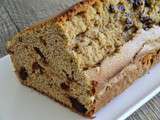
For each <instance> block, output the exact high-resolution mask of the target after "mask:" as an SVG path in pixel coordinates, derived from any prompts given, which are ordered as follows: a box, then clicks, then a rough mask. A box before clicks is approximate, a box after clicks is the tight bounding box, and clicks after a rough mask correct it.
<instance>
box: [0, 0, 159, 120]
mask: <svg viewBox="0 0 160 120" xmlns="http://www.w3.org/2000/svg"><path fill="white" fill-rule="evenodd" d="M77 1H80V0H0V57H3V56H4V55H6V51H5V42H6V40H8V39H9V38H10V37H11V36H13V35H14V34H15V33H16V32H19V31H20V30H22V29H24V27H27V26H30V25H31V24H32V23H33V22H35V21H39V20H42V19H45V18H47V17H48V16H54V15H56V14H57V13H59V12H60V11H62V10H63V9H65V8H67V7H69V6H71V5H72V4H74V3H75V2H77ZM127 120H160V93H159V94H158V95H157V96H156V97H155V98H154V99H152V100H151V101H149V102H148V103H147V104H145V105H144V106H143V107H141V108H140V109H139V110H137V111H136V112H135V113H133V115H131V116H130V117H129V118H127Z"/></svg>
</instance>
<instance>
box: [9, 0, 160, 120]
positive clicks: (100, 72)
mask: <svg viewBox="0 0 160 120" xmlns="http://www.w3.org/2000/svg"><path fill="white" fill-rule="evenodd" d="M159 5H160V1H159V2H158V1H148V0H146V1H144V0H138V1H134V0H85V1H83V2H80V3H78V4H76V5H74V6H73V7H71V8H70V9H69V10H67V11H66V12H64V13H62V14H60V15H59V16H57V17H55V18H50V19H48V20H46V21H44V22H41V23H38V24H36V25H33V26H32V27H30V28H27V29H25V30H24V31H22V32H20V33H18V34H17V35H16V36H15V37H13V38H12V39H11V40H10V41H8V44H7V51H8V53H9V54H10V55H11V59H12V62H13V64H14V67H15V70H16V74H17V76H18V77H19V80H20V81H21V83H22V84H24V85H26V86H29V87H32V88H34V89H36V90H37V91H40V92H42V93H44V94H46V95H48V96H50V97H51V98H53V99H54V100H56V101H58V102H60V103H62V104H64V105H65V106H67V107H69V108H71V109H73V110H75V111H77V112H78V113H81V114H82V115H85V116H88V117H92V116H93V115H94V114H95V112H96V111H98V110H99V109H100V108H101V107H102V106H104V105H105V104H106V103H108V102H109V101H110V100H112V99H113V98H114V97H115V96H117V95H119V94H120V93H121V92H123V91H124V90H125V89H126V88H127V87H129V86H130V85H131V84H132V83H133V82H134V81H135V80H136V79H137V78H139V77H140V76H142V75H143V74H144V73H145V72H146V71H148V70H149V69H150V68H151V67H152V66H153V65H154V64H156V63H157V62H159V60H160V34H159V33H160V27H158V25H159V22H160V15H159Z"/></svg>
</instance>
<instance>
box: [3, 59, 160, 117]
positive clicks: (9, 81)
mask: <svg viewBox="0 0 160 120" xmlns="http://www.w3.org/2000/svg"><path fill="white" fill-rule="evenodd" d="M13 71H14V70H13V67H12V64H11V62H10V58H9V56H6V57H4V58H2V59H0V120H87V119H86V118H84V117H82V116H80V115H78V114H76V113H73V112H71V111H70V110H68V109H66V108H65V107H63V106H61V105H60V104H58V103H56V102H54V101H53V100H51V99H49V98H48V97H45V96H43V95H41V94H39V93H38V92H35V91H34V90H31V89H29V88H27V87H24V86H22V85H21V84H20V83H19V82H18V80H17V78H16V76H15V74H14V72H13ZM159 91H160V64H158V65H157V66H155V67H154V68H153V69H152V70H151V71H150V72H149V73H147V74H146V75H145V76H144V77H142V78H141V79H139V80H137V81H136V82H135V83H134V84H133V85H132V86H131V87H130V88H129V89H127V90H126V91H125V92H123V93H122V94H121V95H119V96H118V97H116V98H115V99H113V100H112V101H111V102H110V103H109V104H108V105H106V106H105V107H104V108H103V109H101V111H99V112H98V113H97V114H96V118H95V119H94V120H117V119H119V120H122V119H125V118H126V117H128V116H129V115H130V114H132V113H133V112H134V111H135V110H137V109H138V108H139V107H140V106H142V105H143V104H144V103H146V102H147V101H148V100H150V99H151V98H152V97H153V96H155V95H156V94H157V93H158V92H159Z"/></svg>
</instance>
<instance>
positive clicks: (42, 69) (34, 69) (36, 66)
mask: <svg viewBox="0 0 160 120" xmlns="http://www.w3.org/2000/svg"><path fill="white" fill-rule="evenodd" d="M32 70H33V72H35V71H36V70H40V74H43V71H44V68H43V67H42V66H40V65H39V64H38V62H34V63H33V64H32Z"/></svg>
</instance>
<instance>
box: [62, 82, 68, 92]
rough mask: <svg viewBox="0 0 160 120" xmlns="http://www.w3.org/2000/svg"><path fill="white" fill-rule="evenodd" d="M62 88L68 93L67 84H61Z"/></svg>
mask: <svg viewBox="0 0 160 120" xmlns="http://www.w3.org/2000/svg"><path fill="white" fill-rule="evenodd" d="M61 88H62V89H63V90H67V91H68V90H69V86H68V85H67V84H66V83H61Z"/></svg>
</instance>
